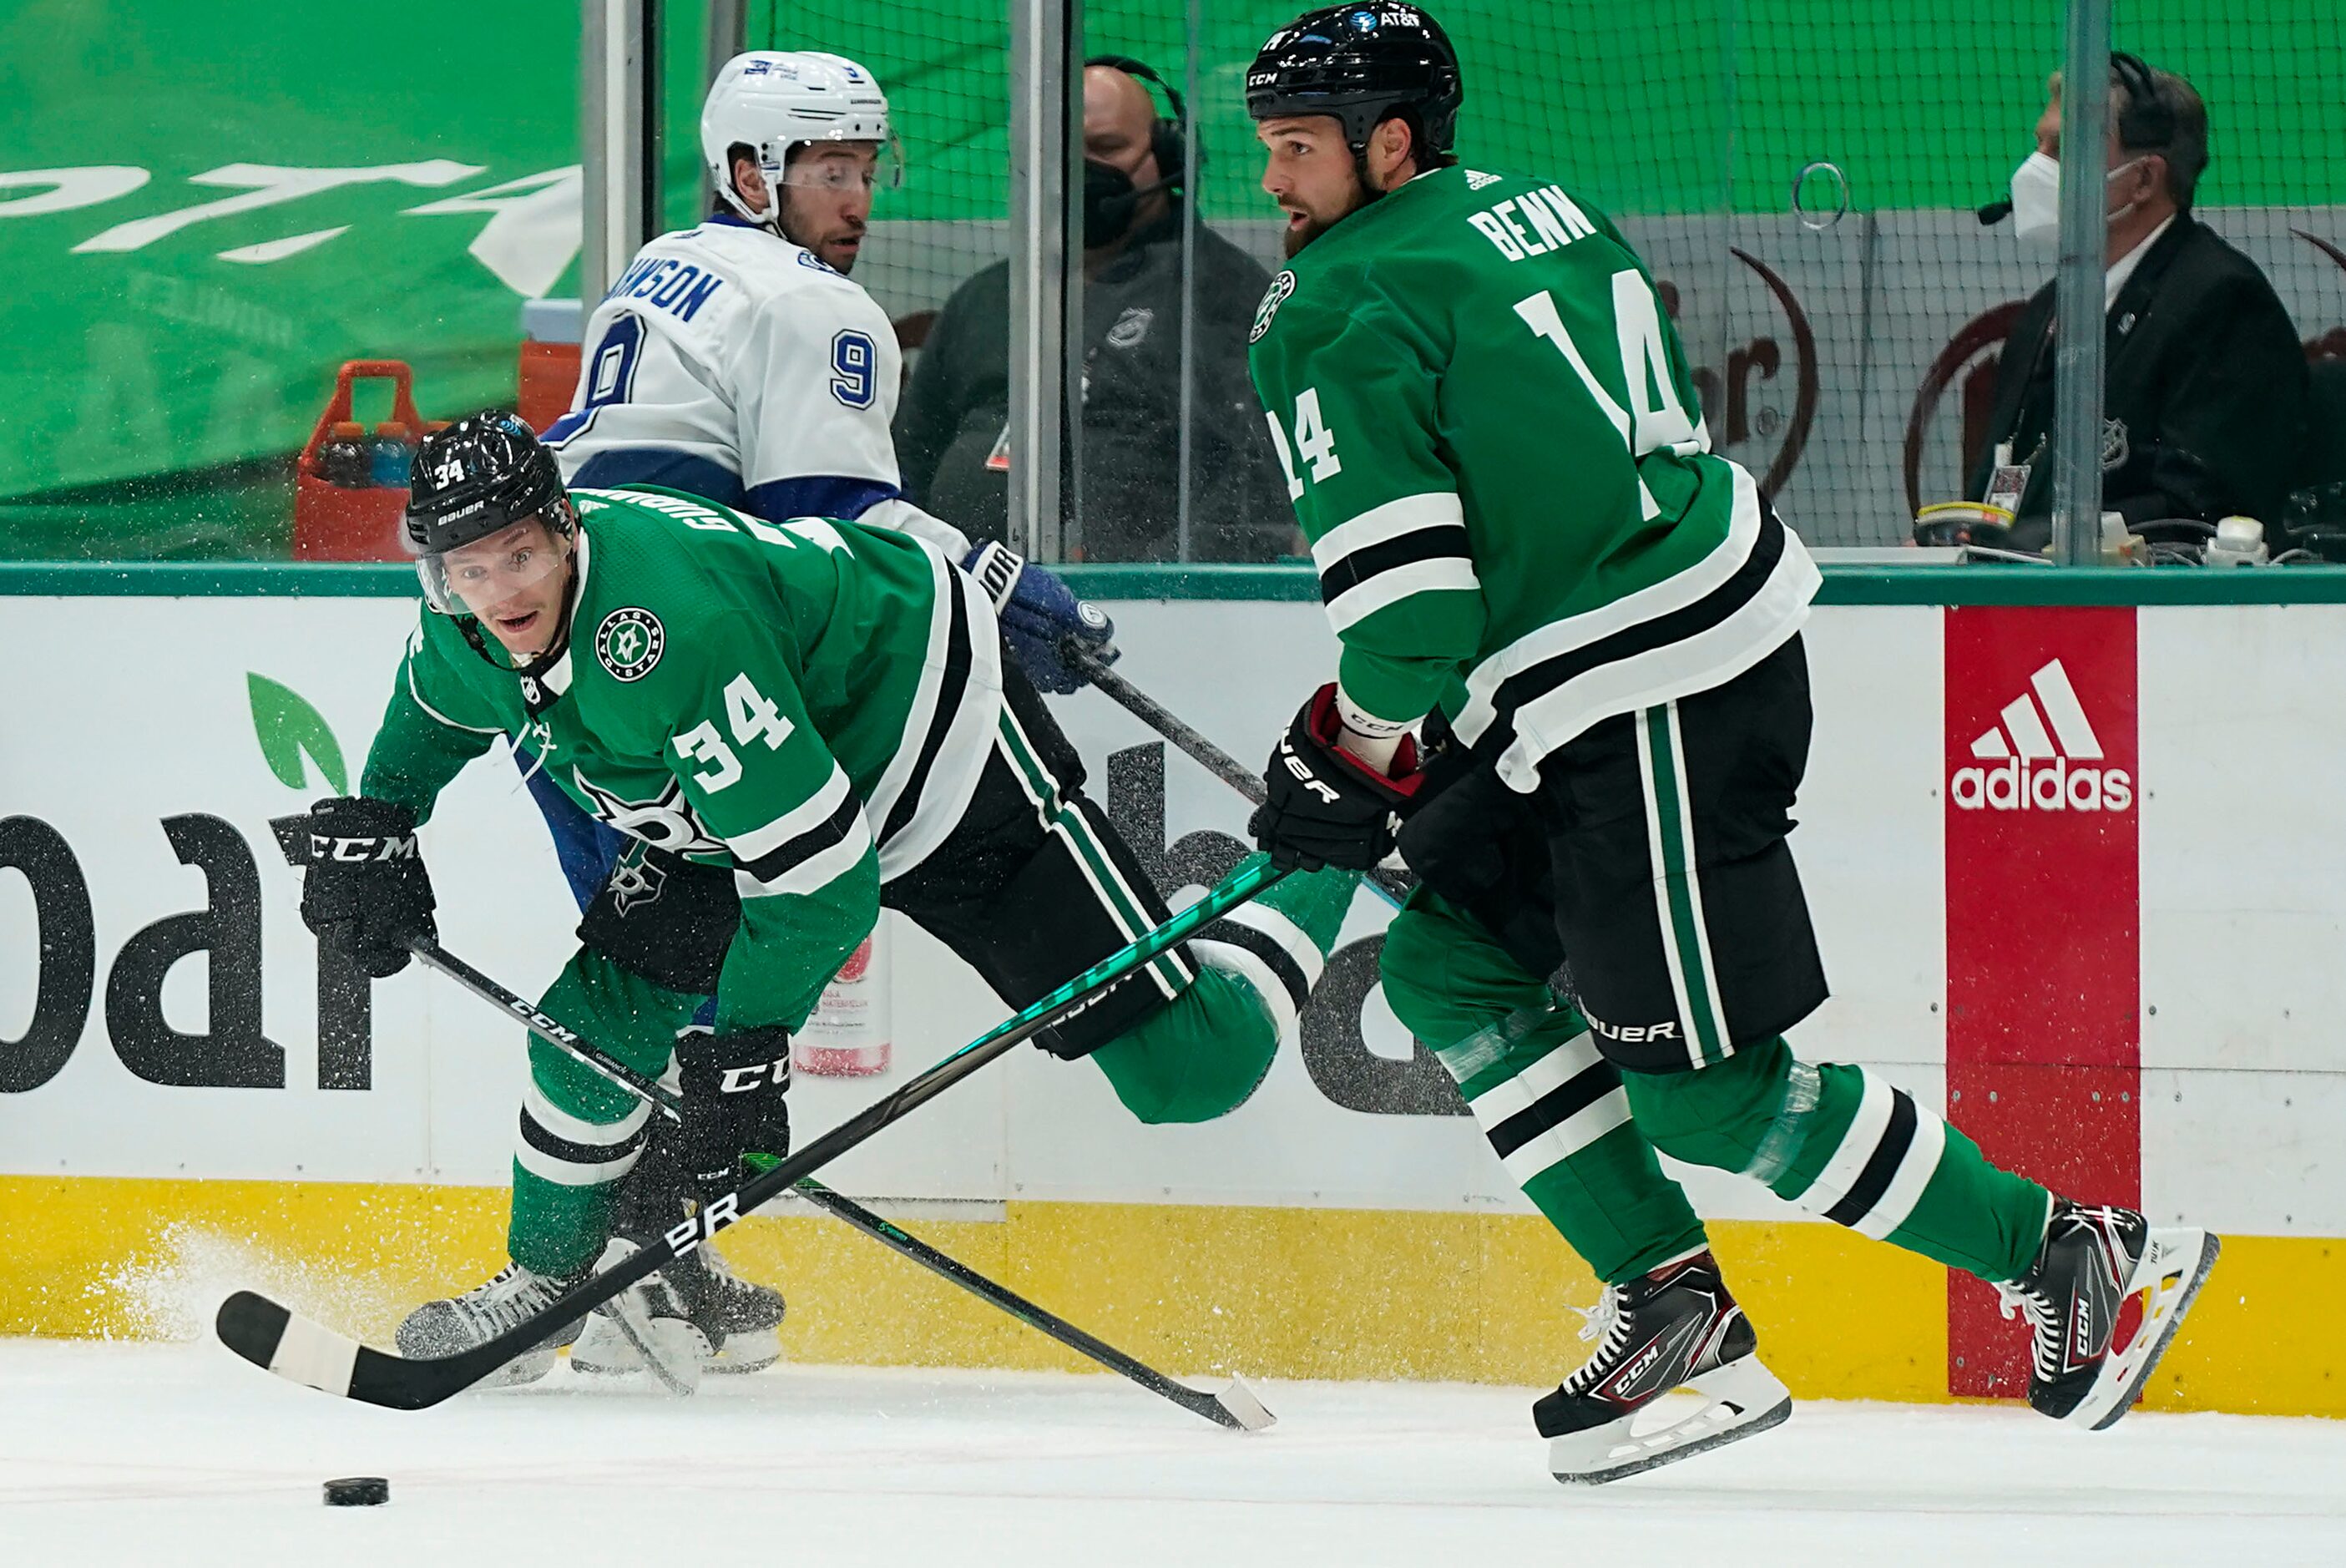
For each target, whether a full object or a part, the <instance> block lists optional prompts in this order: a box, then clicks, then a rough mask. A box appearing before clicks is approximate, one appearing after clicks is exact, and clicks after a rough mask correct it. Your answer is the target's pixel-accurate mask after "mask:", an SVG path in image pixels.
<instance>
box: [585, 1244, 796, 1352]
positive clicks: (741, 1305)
mask: <svg viewBox="0 0 2346 1568" xmlns="http://www.w3.org/2000/svg"><path fill="white" fill-rule="evenodd" d="M645 1285H646V1287H649V1288H650V1290H649V1292H648V1294H647V1295H646V1296H645V1297H644V1298H643V1301H642V1306H643V1310H644V1315H645V1318H646V1319H647V1320H650V1319H659V1318H670V1319H682V1321H683V1323H684V1324H685V1325H686V1326H688V1328H689V1329H691V1331H692V1333H693V1334H695V1335H697V1336H698V1340H697V1344H698V1347H699V1349H695V1346H696V1341H695V1340H694V1339H691V1338H688V1337H683V1336H681V1335H679V1333H678V1330H676V1329H660V1330H658V1332H659V1333H661V1334H663V1335H665V1336H668V1337H669V1338H671V1339H674V1342H675V1343H676V1345H677V1347H678V1349H677V1351H676V1352H675V1354H674V1355H672V1356H670V1357H668V1358H666V1359H667V1360H668V1366H669V1369H670V1370H671V1371H673V1372H674V1373H676V1374H677V1375H678V1377H679V1378H687V1377H688V1376H697V1375H698V1371H708V1372H719V1373H736V1372H755V1371H760V1370H762V1369H765V1368H767V1367H770V1366H772V1365H773V1364H774V1363H775V1362H776V1361H778V1360H780V1359H781V1354H782V1346H781V1335H780V1329H781V1326H782V1317H783V1314H784V1312H785V1311H786V1310H787V1306H786V1304H785V1303H784V1301H783V1299H782V1293H781V1292H780V1291H779V1290H774V1289H770V1288H768V1287H766V1286H763V1285H754V1284H751V1283H750V1281H748V1280H746V1279H743V1278H739V1277H738V1276H737V1275H735V1274H734V1272H733V1270H732V1269H731V1268H729V1266H728V1265H727V1264H726V1262H725V1259H724V1257H722V1256H721V1255H720V1254H719V1253H718V1251H717V1250H716V1249H715V1248H714V1247H710V1246H709V1245H708V1244H707V1243H705V1242H704V1243H703V1244H702V1245H700V1246H699V1247H695V1248H693V1249H692V1250H691V1251H690V1252H688V1253H686V1254H685V1255H684V1256H683V1257H679V1258H678V1259H677V1260H676V1261H675V1262H673V1263H671V1264H669V1265H668V1267H667V1268H663V1269H661V1270H660V1271H659V1272H658V1274H655V1275H653V1276H652V1277H651V1278H650V1279H649V1280H647V1281H646V1282H645ZM639 1289H641V1287H639ZM627 1329H628V1320H627V1318H626V1317H624V1316H620V1317H609V1316H605V1315H604V1314H601V1313H597V1315H596V1316H595V1317H594V1318H593V1319H590V1320H589V1321H588V1323H587V1325H586V1332H585V1333H584V1334H582V1335H581V1336H579V1339H578V1343H577V1345H576V1347H575V1348H573V1349H572V1350H571V1352H570V1366H571V1369H573V1370H574V1371H580V1372H586V1373H588V1374H590V1375H593V1376H597V1377H623V1376H627V1375H628V1374H631V1373H635V1372H640V1371H642V1370H644V1369H645V1360H644V1357H643V1354H642V1352H641V1351H640V1350H639V1349H638V1348H637V1345H636V1343H635V1340H634V1339H633V1338H631V1336H630V1335H629V1333H628V1332H627ZM638 1332H643V1333H648V1332H651V1330H650V1329H639V1330H638ZM687 1355H689V1357H690V1359H692V1360H694V1361H696V1362H697V1363H698V1371H696V1372H694V1373H691V1374H687V1373H686V1371H685V1367H684V1358H685V1357H686V1356H687ZM653 1371H654V1372H655V1374H657V1373H658V1371H659V1367H658V1366H657V1365H655V1366H654V1367H653ZM661 1380H662V1381H663V1382H665V1381H668V1379H667V1378H662V1379H661Z"/></svg>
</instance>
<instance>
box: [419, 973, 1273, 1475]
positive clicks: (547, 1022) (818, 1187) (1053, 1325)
mask: <svg viewBox="0 0 2346 1568" xmlns="http://www.w3.org/2000/svg"><path fill="white" fill-rule="evenodd" d="M408 951H410V952H413V953H414V954H415V956H416V957H417V959H419V960H421V961H422V962H424V963H426V964H429V965H430V966H431V967H432V968H433V969H436V970H438V971H439V972H441V973H443V974H444V975H446V976H448V977H449V978H450V979H451V980H454V982H455V983H457V984H459V985H461V986H463V987H464V989H465V990H466V991H469V992H471V993H473V994H474V995H475V996H477V997H480V998H482V999H483V1000H484V1001H486V1002H488V1003H493V1004H495V1006H497V1007H499V1008H502V1009H503V1010H504V1011H505V1012H507V1013H512V1014H514V1015H515V1017H517V1018H520V1019H521V1020H523V1021H524V1022H525V1023H527V1024H528V1025H529V1026H530V1031H531V1033H535V1034H537V1035H539V1036H540V1037H542V1038H544V1039H545V1040H546V1041H547V1042H548V1043H549V1044H552V1045H553V1046H554V1047H555V1048H556V1050H559V1051H562V1052H564V1053H565V1054H567V1055H569V1056H570V1057H572V1058H573V1059H574V1060H576V1061H577V1062H579V1063H580V1064H584V1065H585V1066H587V1067H590V1068H592V1069H593V1070H594V1071H596V1072H597V1073H600V1074H602V1075H603V1076H604V1077H606V1078H608V1079H609V1080H610V1081H611V1082H613V1083H615V1084H619V1085H620V1086H621V1087H623V1088H625V1089H627V1090H628V1091H630V1092H631V1093H633V1094H634V1095H636V1096H637V1098H639V1099H642V1100H644V1101H646V1102H648V1104H649V1105H651V1107H652V1108H653V1109H654V1110H656V1111H658V1112H659V1113H660V1114H661V1115H665V1116H666V1117H668V1120H670V1121H672V1122H680V1121H682V1120H683V1119H684V1118H683V1109H684V1107H683V1102H682V1101H680V1100H679V1099H678V1097H677V1095H675V1093H674V1092H673V1091H671V1090H670V1089H669V1088H668V1085H667V1084H661V1083H658V1082H657V1081H655V1080H653V1079H651V1078H648V1077H646V1076H645V1075H644V1074H640V1073H638V1072H637V1071H636V1070H635V1069H634V1068H632V1067H630V1066H628V1065H627V1064H626V1063H624V1062H620V1061H617V1060H616V1059H614V1058H613V1057H612V1056H610V1055H609V1054H607V1053H605V1052H603V1051H600V1050H597V1048H596V1047H595V1046H594V1045H593V1044H590V1043H589V1042H587V1041H586V1040H585V1039H583V1038H581V1037H580V1036H579V1034H578V1033H577V1032H576V1031H575V1030H573V1029H571V1028H569V1027H567V1026H566V1025H565V1024H564V1023H562V1022H561V1021H560V1020H559V1019H556V1018H553V1017H550V1016H549V1015H547V1014H546V1013H544V1012H541V1011H540V1010H539V1009H537V1008H535V1007H534V1006H532V1005H530V1003H527V1002H525V1001H524V1000H523V999H522V998H521V997H519V996H516V995H515V994H514V993H512V992H510V991H507V990H506V989H505V987H504V986H502V985H499V984H498V983H496V982H495V981H494V980H491V979H490V978H489V977H488V976H487V975H485V974H483V973H482V972H480V971H479V970H477V969H474V967H473V966H472V965H471V964H469V963H466V962H464V960H462V959H460V958H458V957H456V956H455V955H454V953H451V952H447V951H446V950H445V949H444V948H441V947H438V946H435V945H433V944H432V943H429V942H417V943H416V944H414V945H413V947H411V948H410V949H409V950H408ZM750 1160H751V1162H752V1163H753V1165H756V1166H758V1167H759V1168H762V1169H771V1168H772V1167H773V1166H775V1165H777V1164H779V1163H780V1162H779V1161H778V1160H776V1159H775V1158H774V1156H771V1155H752V1156H750ZM797 1191H798V1195H799V1196H801V1197H803V1198H805V1199H806V1200H807V1201H808V1202H809V1203H811V1204H812V1205H814V1206H815V1207H817V1208H820V1209H822V1210H823V1211H825V1212H826V1213H828V1214H830V1215H831V1216H832V1217H835V1218H837V1219H839V1220H841V1222H843V1223H845V1224H846V1225H849V1226H851V1227H853V1228H855V1229H857V1230H860V1231H862V1233H863V1234H864V1235H866V1236H868V1237H872V1240H874V1241H876V1242H878V1243H880V1245H881V1246H882V1247H887V1248H888V1249H889V1250H890V1251H892V1252H894V1253H896V1254H897V1255H898V1256H899V1257H907V1258H910V1259H911V1260H912V1261H913V1262H914V1263H917V1264H919V1265H920V1266H921V1267H922V1268H925V1269H927V1270H928V1271H929V1272H930V1273H932V1274H934V1275H937V1276H938V1277H939V1278H944V1279H949V1280H951V1281H952V1282H953V1283H954V1284H955V1285H958V1286H960V1287H961V1288H963V1289H964V1290H966V1291H968V1292H969V1293H970V1294H971V1295H973V1296H974V1297H976V1298H978V1299H979V1300H981V1301H984V1302H985V1303H987V1304H988V1305H989V1306H993V1307H996V1308H1001V1309H1002V1310H1003V1311H1005V1312H1007V1313H1009V1314H1010V1316H1012V1317H1013V1318H1015V1319H1018V1320H1019V1321H1020V1322H1022V1323H1024V1324H1025V1325H1026V1326H1027V1327H1029V1328H1031V1329H1036V1330H1038V1331H1039V1332H1041V1333H1044V1334H1047V1335H1049V1336H1050V1337H1051V1338H1052V1339H1056V1340H1057V1341H1058V1342H1059V1343H1060V1344H1062V1345H1065V1346H1066V1347H1067V1348H1068V1349H1071V1350H1074V1351H1076V1353H1077V1354H1078V1355H1083V1356H1088V1357H1089V1358H1091V1359H1093V1360H1094V1361H1096V1362H1098V1363H1099V1364H1100V1365H1101V1366H1103V1367H1106V1368H1107V1369H1108V1370H1110V1371H1112V1372H1118V1373H1121V1374H1123V1375H1124V1376H1125V1377H1127V1378H1128V1379H1130V1380H1132V1381H1133V1382H1135V1383H1137V1384H1139V1385H1140V1386H1141V1387H1142V1388H1144V1389H1147V1390H1148V1391H1149V1392H1150V1393H1152V1394H1157V1395H1159V1396H1160V1397H1162V1398H1164V1399H1167V1400H1171V1401H1172V1402H1173V1403H1175V1404H1177V1405H1179V1406H1180V1407H1181V1408H1182V1409H1183V1410H1188V1411H1191V1412H1193V1413H1195V1414H1197V1415H1201V1416H1203V1417H1205V1418H1206V1419H1207V1420H1209V1421H1214V1422H1217V1423H1219V1425H1222V1426H1226V1427H1231V1428H1234V1429H1237V1430H1239V1431H1260V1430H1261V1429H1263V1428H1264V1427H1267V1426H1269V1425H1270V1424H1271V1422H1272V1421H1274V1420H1278V1419H1279V1418H1277V1417H1276V1416H1274V1415H1272V1414H1271V1413H1270V1410H1267V1409H1265V1408H1264V1406H1263V1403H1262V1401H1261V1400H1259V1399H1257V1398H1256V1397H1255V1395H1254V1392H1253V1390H1250V1389H1249V1388H1248V1387H1247V1386H1246V1384H1245V1383H1244V1382H1243V1381H1242V1380H1239V1379H1236V1378H1233V1379H1232V1380H1230V1384H1229V1387H1228V1388H1226V1389H1224V1390H1221V1391H1220V1392H1219V1393H1208V1392H1206V1391H1205V1390H1200V1389H1193V1388H1190V1387H1189V1386H1188V1385H1187V1384H1185V1383H1179V1382H1176V1381H1175V1380H1173V1379H1171V1378H1168V1377H1167V1376H1166V1375H1165V1374H1164V1373H1162V1372H1160V1371H1158V1369H1156V1368H1154V1367H1151V1366H1149V1365H1148V1363H1146V1362H1144V1361H1141V1360H1139V1359H1137V1358H1135V1357H1132V1356H1128V1355H1127V1354H1125V1352H1123V1351H1122V1350H1119V1349H1117V1348H1116V1347H1115V1346H1113V1345H1111V1344H1109V1343H1108V1342H1107V1340H1105V1339H1100V1338H1099V1337H1098V1336H1096V1335H1095V1334H1090V1333H1086V1331H1085V1330H1083V1329H1078V1328H1076V1326H1075V1325H1074V1324H1073V1323H1070V1322H1068V1321H1067V1320H1066V1319H1064V1318H1062V1317H1060V1316H1059V1315H1058V1314H1057V1313H1056V1312H1052V1311H1050V1310H1049V1309H1047V1308H1042V1307H1038V1306H1036V1305H1035V1303H1034V1302H1032V1301H1029V1300H1027V1299H1026V1298H1025V1297H1024V1296H1021V1295H1019V1294H1018V1293H1017V1292H1016V1291H1015V1290H1013V1289H1011V1288H1009V1287H1008V1286H1006V1285H1001V1284H997V1283H996V1282H995V1281H994V1280H992V1279H989V1278H986V1277H985V1276H984V1275H983V1274H980V1273H979V1272H978V1271H977V1270H976V1269H974V1268H971V1267H970V1266H969V1265H968V1264H966V1263H964V1262H962V1261H961V1260H960V1259H959V1258H957V1257H954V1256H953V1255H952V1254H950V1253H947V1252H942V1251H940V1250H938V1249H937V1248H936V1247H932V1246H930V1245H929V1244H928V1243H927V1242H925V1241H923V1240H922V1239H921V1238H920V1237H916V1236H914V1235H913V1234H912V1233H910V1232H909V1231H906V1230H904V1229H903V1228H901V1227H898V1226H896V1225H894V1224H892V1222H890V1221H888V1220H885V1219H882V1218H881V1217H879V1216H878V1215H876V1214H874V1213H872V1211H871V1210H870V1209H868V1208H866V1207H863V1206H862V1204H860V1203H857V1202H856V1201H855V1200H854V1199H853V1198H852V1197H849V1196H846V1195H845V1194H844V1193H838V1192H833V1191H832V1190H831V1188H829V1187H827V1186H823V1185H822V1183H821V1182H819V1181H817V1180H815V1179H814V1177H812V1176H807V1177H805V1178H803V1179H802V1180H801V1181H800V1182H799V1184H798V1187H797ZM620 1327H621V1329H622V1330H623V1331H624V1330H625V1329H626V1328H627V1325H626V1324H624V1323H623V1324H621V1326H620ZM636 1349H637V1353H638V1354H644V1360H645V1364H646V1365H647V1366H648V1367H650V1368H651V1369H653V1370H654V1371H655V1372H658V1371H659V1370H660V1369H661V1363H660V1361H659V1359H658V1358H657V1357H654V1356H651V1355H649V1354H645V1347H644V1346H642V1345H640V1344H639V1345H637V1346H636Z"/></svg>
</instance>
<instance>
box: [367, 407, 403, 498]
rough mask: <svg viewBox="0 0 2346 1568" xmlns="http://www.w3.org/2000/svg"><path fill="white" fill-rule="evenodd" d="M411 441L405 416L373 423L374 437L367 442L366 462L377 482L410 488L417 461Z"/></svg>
mask: <svg viewBox="0 0 2346 1568" xmlns="http://www.w3.org/2000/svg"><path fill="white" fill-rule="evenodd" d="M409 442H410V437H409V435H408V433H407V423H406V422H405V421H404V420H396V419H387V420H384V421H383V422H382V423H381V424H379V425H376V426H375V427H374V439H373V440H372V441H370V442H368V443H367V464H368V467H369V469H370V470H371V471H372V473H373V475H374V482H375V483H376V484H380V485H382V486H383V487H384V488H385V489H388V490H404V489H406V488H407V476H408V473H409V472H410V471H411V470H412V469H413V467H414V464H415V448H414V447H413V446H412V445H411V444H409Z"/></svg>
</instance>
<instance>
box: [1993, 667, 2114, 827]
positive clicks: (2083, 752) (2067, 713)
mask: <svg viewBox="0 0 2346 1568" xmlns="http://www.w3.org/2000/svg"><path fill="white" fill-rule="evenodd" d="M2028 687H2029V689H2028V690H2027V691H2025V692H2023V693H2022V694H2021V695H2020V696H2018V697H2015V698H2013V700H2012V701H2010V702H2008V703H2006V704H2005V705H2004V711H2003V712H2002V713H2000V714H1998V715H1997V719H1998V722H1997V724H1996V725H1995V726H1994V728H1990V729H1989V730H1988V731H1987V733H1986V734H1984V735H1983V736H1981V737H1980V738H1978V739H1976V740H1974V741H1973V742H1972V755H1973V756H1974V758H1976V759H1979V761H1978V764H1977V765H1976V766H1974V767H1969V768H1958V769H1955V772H1954V777H1953V779H1949V780H1948V786H1947V793H1948V798H1949V799H1952V800H1953V801H1954V803H1955V805H1956V807H1957V808H1958V809H1962V810H1965V811H1980V810H1987V811H2124V810H2127V809H2129V808H2130V807H2132V806H2133V805H2134V779H2132V778H2131V777H2129V776H2128V775H2127V770H2126V769H2123V768H2105V767H2102V766H2100V763H2101V761H2102V742H2101V738H2100V737H2099V736H2097V735H2096V734H2095V733H2094V727H2093V724H2092V723H2091V722H2090V721H2089V720H2088V719H2087V718H2086V709H2085V707H2084V705H2083V704H2081V703H2080V702H2078V700H2077V690H2076V687H2073V686H2071V685H2070V684H2069V674H2068V672H2067V671H2066V670H2065V669H2063V668H2062V667H2061V661H2060V660H2059V659H2057V658H2056V659H2055V660H2054V661H2053V662H2052V663H2051V664H2048V665H2046V666H2045V667H2044V668H2042V669H2040V670H2038V671H2037V672H2036V673H2035V675H2032V676H2030V677H2028ZM2048 726H2049V728H2048Z"/></svg>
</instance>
